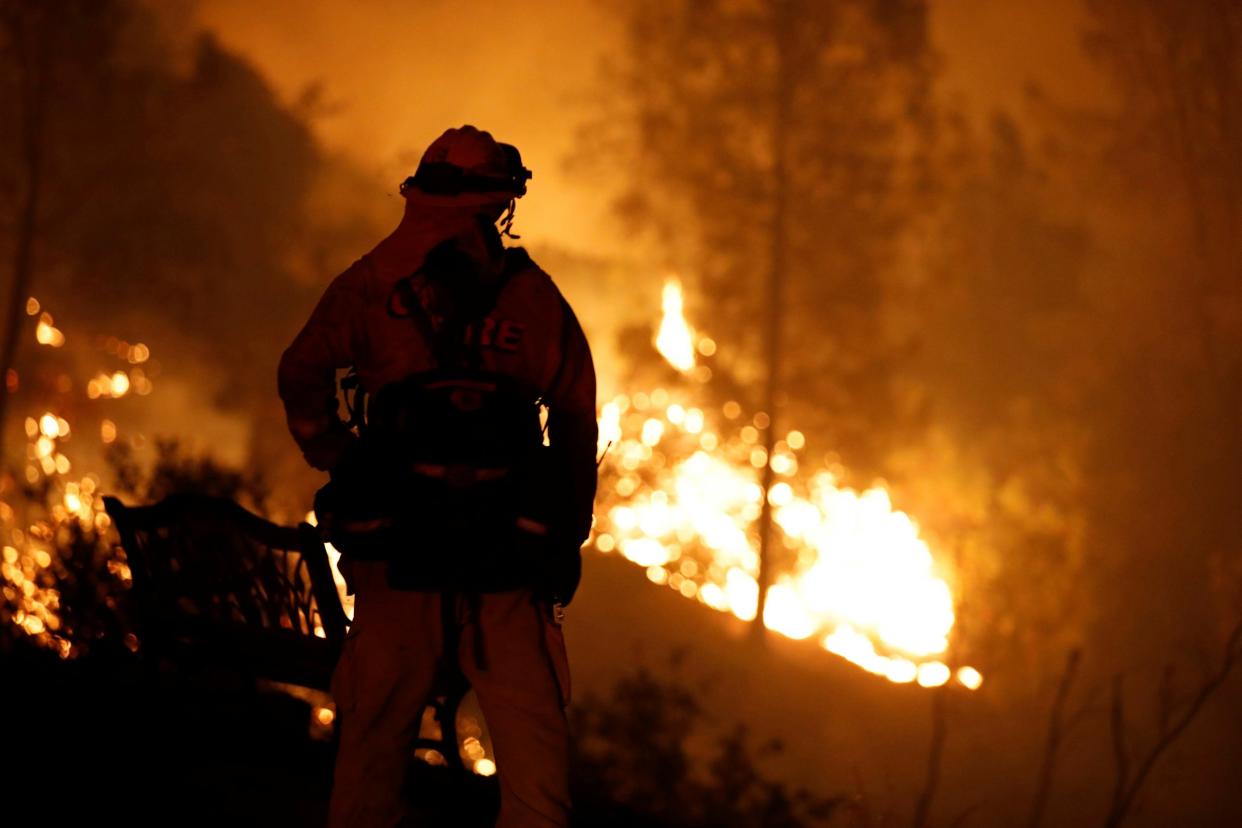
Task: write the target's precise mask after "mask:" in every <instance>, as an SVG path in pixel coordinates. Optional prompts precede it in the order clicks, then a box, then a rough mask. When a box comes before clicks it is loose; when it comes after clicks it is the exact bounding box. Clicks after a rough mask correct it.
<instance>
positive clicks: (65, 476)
mask: <svg viewBox="0 0 1242 828" xmlns="http://www.w3.org/2000/svg"><path fill="white" fill-rule="evenodd" d="M26 313H27V314H28V315H30V316H37V317H38V322H37V325H36V328H35V340H36V341H37V342H39V343H40V344H42V345H48V346H51V347H53V348H59V347H61V346H62V345H63V344H64V342H65V336H64V334H63V333H62V332H61V331H60V330H59V329H58V328H56V327H55V325H54V320H53V319H52V316H51V314H50V313H48V312H47V311H45V310H43V306H42V305H41V304H40V302H39V300H38V299H36V298H35V297H33V296H32V297H29V298H28V299H27V300H26ZM108 342H109V344H108V345H107V346H105V350H107V351H109V352H110V353H111V355H112V356H117V357H121V358H123V359H125V360H126V361H127V362H128V363H130V365H134V366H137V365H139V364H141V363H144V362H146V361H147V360H148V359H150V355H151V352H150V349H149V348H148V347H147V346H146V345H144V344H142V343H138V344H136V345H129V344H128V343H121V342H120V341H119V340H114V338H110V339H109V341H108ZM113 342H115V343H119V344H120V345H121V346H123V350H118V348H116V347H113V346H112V343H113ZM148 367H149V366H148ZM131 390H133V391H135V392H136V393H138V394H148V393H150V392H151V390H152V383H151V380H150V379H149V378H148V377H147V375H146V374H144V373H143V370H142V368H139V367H134V368H131V369H130V370H129V372H128V373H126V372H125V371H113V372H111V373H109V372H106V371H100V372H98V373H97V375H96V378H95V379H93V380H91V381H90V382H89V383H88V384H87V389H86V391H87V393H86V396H87V398H89V399H91V400H95V399H99V398H101V397H105V398H118V397H122V396H124V395H126V394H127V393H129V391H131ZM24 425H25V433H26V438H27V440H28V442H27V445H26V460H27V463H26V468H25V478H26V483H27V484H29V485H30V486H31V487H39V488H40V489H45V490H46V491H48V492H49V493H50V494H51V498H50V499H49V501H48V502H47V503H46V504H39V506H40V508H39V509H38V510H37V511H38V513H39V516H38V517H37V518H36V519H34V520H30V519H29V518H28V517H26V516H19V514H18V512H17V510H15V509H14V508H13V506H11V505H10V504H9V503H7V502H5V501H3V500H0V532H2V533H3V539H4V544H5V545H4V546H3V553H2V555H0V596H2V597H3V601H4V604H5V605H6V609H8V610H9V611H10V617H11V622H12V623H13V624H14V625H16V626H17V627H18V628H19V629H21V630H23V631H24V632H25V633H26V634H27V635H29V636H31V637H32V638H34V639H36V640H37V641H39V642H40V643H41V644H44V645H46V646H48V647H49V648H51V649H53V650H56V651H58V652H59V654H60V655H61V657H62V658H68V657H69V656H71V655H72V654H74V643H73V642H72V641H71V640H70V637H69V635H68V634H67V631H66V629H65V625H64V623H63V622H62V620H61V617H60V609H61V606H60V592H59V591H58V590H57V588H56V586H55V584H56V577H57V576H56V569H55V563H56V562H55V560H54V553H55V546H56V539H57V537H58V536H59V535H60V533H61V532H62V530H63V529H65V528H66V527H68V526H71V525H73V524H75V523H76V524H77V525H78V526H79V527H80V528H81V529H82V530H83V531H87V532H91V533H94V534H96V535H99V533H103V532H105V531H106V530H107V529H108V527H109V526H111V520H110V518H109V517H108V515H107V513H106V512H105V511H104V505H103V498H102V496H101V495H100V493H99V492H98V487H99V477H98V476H97V475H95V474H86V475H81V476H76V477H74V478H70V477H69V474H70V472H71V471H72V469H73V463H72V462H71V461H70V459H69V456H68V455H67V454H66V451H65V448H66V447H65V446H64V443H66V442H67V441H69V440H70V438H71V436H72V434H73V430H72V429H71V428H70V424H69V421H68V420H67V419H66V418H65V417H64V416H62V415H60V414H58V413H57V412H56V411H44V412H43V413H41V414H38V415H35V416H28V417H26V418H25V423H24ZM99 435H100V441H101V442H102V443H105V444H106V443H110V442H113V441H114V440H116V439H117V426H116V424H115V423H114V422H113V421H112V420H108V419H103V420H101V421H100V430H99ZM106 566H107V570H108V572H109V573H110V574H111V575H112V576H113V577H115V578H117V579H118V580H119V581H121V582H123V583H128V582H130V580H131V578H132V575H131V572H130V569H129V565H128V563H127V562H126V561H125V557H124V553H123V552H121V551H120V550H119V549H118V550H117V551H116V552H115V554H114V556H113V557H111V558H110V559H108V560H107V562H106ZM125 645H126V646H127V647H129V648H130V649H131V650H136V649H137V647H138V641H137V639H136V638H134V637H133V636H132V634H131V635H129V636H127V637H126V639H125Z"/></svg>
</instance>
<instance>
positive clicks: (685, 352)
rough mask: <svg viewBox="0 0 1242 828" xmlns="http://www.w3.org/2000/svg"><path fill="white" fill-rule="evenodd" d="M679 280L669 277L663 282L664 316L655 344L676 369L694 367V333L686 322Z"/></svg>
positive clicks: (683, 370) (685, 369)
mask: <svg viewBox="0 0 1242 828" xmlns="http://www.w3.org/2000/svg"><path fill="white" fill-rule="evenodd" d="M684 304H685V303H684V301H683V297H682V293H681V282H679V281H677V280H676V279H669V280H668V281H666V282H665V283H664V295H663V300H662V306H663V309H664V316H663V317H662V318H661V319H660V329H659V331H658V332H657V333H656V338H655V346H656V349H657V350H658V351H659V352H660V354H661V355H662V356H663V357H664V358H665V359H666V360H668V364H669V365H672V366H673V367H674V368H676V369H677V370H678V371H682V372H685V371H689V370H691V369H692V368H694V334H693V332H692V331H691V330H690V326H689V325H688V324H687V323H686V316H685V311H684Z"/></svg>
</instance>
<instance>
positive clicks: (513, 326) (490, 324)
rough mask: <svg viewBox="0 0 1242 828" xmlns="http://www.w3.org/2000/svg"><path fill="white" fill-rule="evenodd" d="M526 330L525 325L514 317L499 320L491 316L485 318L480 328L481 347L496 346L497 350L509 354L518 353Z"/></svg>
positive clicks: (479, 341) (479, 340)
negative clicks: (513, 318) (515, 320)
mask: <svg viewBox="0 0 1242 828" xmlns="http://www.w3.org/2000/svg"><path fill="white" fill-rule="evenodd" d="M525 331H526V326H525V325H520V324H518V323H517V322H514V321H513V320H512V319H499V320H498V319H494V318H492V317H490V316H489V317H487V318H486V319H484V320H483V326H482V327H481V328H480V329H479V335H478V344H479V347H480V348H495V349H496V350H497V351H504V352H505V353H509V354H512V353H517V349H518V346H519V345H521V343H522V334H523V333H524V332H525Z"/></svg>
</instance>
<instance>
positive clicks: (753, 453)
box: [592, 282, 982, 689]
mask: <svg viewBox="0 0 1242 828" xmlns="http://www.w3.org/2000/svg"><path fill="white" fill-rule="evenodd" d="M681 309H682V296H681V290H680V286H679V285H677V284H676V283H675V282H669V283H667V284H666V285H665V289H664V304H663V310H664V317H663V320H662V322H661V325H660V336H659V337H657V346H658V347H659V350H660V352H661V354H663V355H664V356H665V358H666V359H668V360H669V362H670V364H672V365H673V366H674V367H676V368H678V369H679V370H681V371H686V370H688V369H689V368H690V367H693V364H694V362H693V354H694V350H695V345H694V342H693V336H692V334H691V329H690V326H689V325H688V324H687V323H686V321H685V319H684V318H683V317H682V316H681ZM711 348H712V349H714V343H713V344H712V346H711ZM699 350H700V352H703V348H699ZM670 355H671V356H670ZM687 360H688V361H687ZM769 424H770V420H769V418H768V417H767V416H766V415H764V414H762V413H761V414H757V415H755V417H754V418H753V419H752V420H751V421H750V422H744V421H742V420H741V406H740V405H739V404H737V403H736V402H730V403H727V404H726V405H725V406H723V407H722V409H721V411H720V414H719V415H718V416H715V415H709V413H707V412H705V411H703V410H702V409H700V408H697V407H695V406H693V405H692V404H690V401H689V400H686V399H678V398H675V394H674V393H671V392H669V391H667V390H665V389H656V390H655V391H652V392H651V393H649V394H648V393H636V394H633V395H627V394H621V395H618V396H617V397H615V398H614V399H612V400H611V401H610V402H608V403H607V404H605V405H604V406H603V409H602V410H601V412H600V446H601V448H602V447H603V446H606V445H608V444H610V443H611V444H612V446H613V449H612V457H613V463H612V465H611V467H610V469H611V470H612V471H614V472H615V479H614V480H613V481H612V491H611V492H605V493H604V497H603V499H604V500H605V502H608V501H611V505H608V506H607V507H606V509H605V511H604V513H603V515H602V520H600V522H599V524H598V526H597V528H596V530H595V532H594V534H593V537H592V542H593V544H594V546H595V548H596V549H598V550H599V551H600V552H603V553H611V552H613V551H616V552H619V553H620V554H621V556H622V557H624V558H626V559H627V560H629V561H631V562H632V563H635V564H637V565H639V566H642V567H644V568H645V569H646V571H647V577H648V578H649V579H650V580H651V581H653V582H654V583H657V584H661V585H667V586H669V587H671V588H672V589H675V590H676V591H677V592H679V593H680V594H681V595H683V596H684V597H686V598H689V599H694V600H697V601H699V602H700V603H703V604H706V605H707V606H709V607H711V608H713V609H715V610H718V611H721V612H729V613H732V614H733V615H735V616H736V617H738V618H740V619H743V620H752V619H754V617H755V615H756V613H757V607H758V598H759V585H758V581H757V579H756V577H757V574H758V570H759V556H758V553H757V551H756V549H757V536H756V533H755V526H754V524H755V522H756V520H757V518H758V517H759V513H760V509H761V506H762V503H763V498H764V497H765V492H764V491H763V487H762V486H761V485H760V484H759V483H758V481H757V475H756V473H755V472H756V470H757V469H762V468H763V467H765V466H767V465H769V464H770V465H771V468H772V471H773V472H774V473H775V475H776V478H777V480H778V482H777V483H776V484H774V485H773V486H772V488H771V489H770V491H768V492H767V493H766V497H767V498H768V501H769V503H770V504H771V506H772V516H773V523H774V524H775V527H774V528H775V530H778V534H779V537H778V539H777V540H778V543H781V544H783V547H784V552H785V556H786V557H787V558H788V559H790V560H791V561H792V562H793V563H792V565H791V566H790V567H789V571H788V572H787V573H786V574H783V575H781V576H778V577H777V578H776V580H775V583H774V584H773V585H772V586H771V588H770V589H769V591H768V595H767V601H766V603H765V608H764V617H763V623H764V625H765V626H766V627H767V628H768V629H770V630H773V631H774V632H777V633H780V634H781V635H784V636H787V637H789V638H793V639H810V638H814V639H816V640H817V641H818V642H819V644H820V645H821V646H822V647H823V648H824V649H826V650H828V651H829V652H832V653H834V654H836V655H839V656H841V657H842V658H845V659H847V660H848V661H850V662H852V663H854V664H856V665H858V666H859V667H861V668H863V669H864V670H867V671H868V672H871V673H875V674H877V675H881V676H884V677H885V678H887V679H889V680H890V681H894V682H900V683H908V682H917V683H918V684H920V685H922V686H924V687H936V686H940V685H943V684H945V683H947V682H949V681H950V680H951V679H952V678H953V677H954V675H956V679H957V681H958V682H959V683H960V684H962V685H963V686H965V687H968V688H970V689H975V688H977V687H979V685H980V684H981V683H982V676H981V674H980V673H979V672H978V671H977V670H975V669H973V668H971V667H961V668H959V669H957V670H956V673H955V672H954V670H952V669H951V668H950V667H949V666H948V665H947V664H946V663H945V661H944V660H943V659H944V658H945V654H946V653H947V651H948V648H949V634H950V631H951V630H952V628H953V623H954V620H955V619H954V612H953V595H952V592H951V591H950V589H949V586H948V584H947V583H946V581H945V580H944V579H943V578H942V577H941V574H940V573H939V572H938V570H937V567H936V563H935V560H934V558H933V556H932V553H931V550H930V549H929V548H928V546H927V544H926V542H925V541H923V540H922V539H921V538H920V537H919V533H918V527H917V525H916V524H915V523H914V521H913V520H911V518H910V517H909V516H908V515H906V514H905V513H903V512H901V511H898V510H895V509H894V508H893V505H892V502H891V500H890V498H889V494H888V492H887V491H886V490H885V489H884V488H883V487H880V486H876V487H873V488H870V489H867V490H865V491H862V492H859V491H855V490H853V489H850V488H846V487H843V486H841V485H840V484H839V482H838V481H839V478H840V470H837V469H820V470H818V471H815V472H814V473H809V474H808V473H805V472H804V473H802V474H800V473H799V471H800V469H802V466H803V463H802V462H801V460H800V458H799V452H800V451H801V450H802V449H803V448H804V447H805V443H806V438H805V437H804V436H803V435H802V434H801V432H798V431H790V432H789V433H788V434H786V435H785V436H784V439H782V440H778V441H776V442H775V445H774V447H773V451H772V456H771V457H769V456H768V455H767V452H766V451H765V450H764V449H763V447H762V441H761V439H760V436H761V431H762V430H763V429H765V428H767V427H768V426H769Z"/></svg>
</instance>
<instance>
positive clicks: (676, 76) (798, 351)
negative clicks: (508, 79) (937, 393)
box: [609, 0, 931, 629]
mask: <svg viewBox="0 0 1242 828" xmlns="http://www.w3.org/2000/svg"><path fill="white" fill-rule="evenodd" d="M624 8H625V10H626V24H627V35H628V45H629V49H630V53H629V57H628V60H627V61H626V63H625V65H624V68H623V69H622V70H621V71H620V72H618V73H617V77H616V78H615V81H616V82H617V83H618V84H619V85H620V86H621V87H622V88H623V89H624V91H625V92H626V93H627V94H626V95H625V96H624V97H623V98H622V99H621V101H620V102H619V103H618V109H619V110H620V111H614V112H611V113H609V117H610V119H611V120H610V124H611V125H612V127H613V129H612V131H611V134H612V135H613V136H614V138H615V140H616V141H617V142H618V144H619V146H620V147H621V148H622V149H621V151H622V152H623V153H629V155H630V159H631V169H633V170H634V171H635V173H636V175H635V176H634V178H633V187H632V189H631V190H630V191H629V192H628V193H627V195H626V197H625V199H624V201H623V208H624V211H625V213H626V214H627V215H628V216H629V217H630V218H631V219H633V220H634V221H635V224H636V225H638V226H642V227H645V228H647V229H649V230H651V231H652V232H653V234H654V238H655V239H656V240H657V242H658V243H659V244H660V245H661V247H662V250H663V255H664V256H665V257H666V258H667V261H668V262H669V263H670V264H671V265H672V266H673V267H674V269H676V270H678V271H680V272H682V273H686V274H693V277H694V281H695V283H696V285H697V286H699V287H701V288H702V290H701V291H699V292H696V294H695V297H696V302H698V303H699V305H700V306H701V310H702V311H703V312H704V316H705V317H710V318H711V319H713V320H714V321H715V323H716V324H717V326H718V332H719V334H720V335H721V336H722V337H724V336H725V335H726V334H727V345H726V346H725V347H722V349H721V350H720V352H719V353H718V355H717V370H720V371H725V372H728V373H730V374H732V375H733V376H734V377H735V378H736V380H737V381H738V383H739V384H740V386H741V387H742V388H743V389H745V394H746V398H745V399H744V400H742V402H743V403H745V405H746V408H747V409H748V410H752V411H758V412H762V414H763V415H764V417H765V418H766V422H767V423H768V425H767V426H765V427H764V428H762V429H761V432H762V433H761V436H760V443H761V446H762V448H763V449H764V450H765V451H766V452H767V454H768V456H770V457H775V456H777V455H778V452H777V451H776V443H777V441H778V437H777V435H778V433H779V429H780V423H782V422H785V420H786V418H788V419H789V421H790V422H797V423H798V424H799V427H800V428H802V429H804V430H805V431H806V433H807V434H808V435H809V437H810V438H811V439H812V440H823V441H824V443H825V444H827V445H830V446H832V447H833V448H836V449H839V450H841V451H844V452H847V453H848V456H849V457H850V459H851V467H852V468H855V469H857V470H859V471H861V472H862V473H863V474H875V473H877V472H878V471H879V469H880V462H879V460H880V457H881V456H882V453H883V452H882V447H883V446H884V444H885V442H886V441H887V440H888V439H890V438H891V437H892V436H893V435H894V433H895V432H896V430H897V429H898V428H899V424H900V423H901V421H902V418H903V416H904V415H905V414H906V412H903V411H902V407H901V405H899V404H898V403H897V400H896V398H895V395H894V388H893V387H892V385H891V382H890V381H891V370H890V368H891V364H892V361H893V360H894V359H895V358H897V356H898V355H899V354H900V353H901V352H902V349H903V348H904V347H905V346H906V345H907V343H906V342H904V341H903V337H901V336H897V337H894V335H893V333H892V331H893V328H892V327H891V326H888V325H887V324H886V319H885V308H884V302H885V300H886V299H887V298H889V297H890V296H891V295H892V294H893V293H894V292H895V291H897V290H898V287H897V283H896V282H895V281H894V280H893V279H892V274H893V273H894V267H893V266H894V262H895V260H896V258H897V253H898V242H899V236H900V234H901V221H902V219H903V218H904V217H906V216H907V215H908V212H909V211H910V210H911V208H912V207H913V206H914V205H915V204H916V203H917V199H918V196H919V194H920V193H921V192H922V190H923V188H924V186H925V184H926V178H925V176H924V170H923V169H922V165H921V160H920V156H921V153H922V147H923V146H924V143H925V139H926V137H927V135H928V130H929V128H930V125H931V121H930V118H929V111H928V109H927V84H928V72H927V60H928V54H927V44H926V32H925V19H924V15H925V9H924V8H923V5H922V4H921V3H917V2H906V1H905V0H895V1H894V2H880V3H864V2H852V1H844V2H832V3H809V2H801V0H772V1H771V2H762V3H748V2H731V1H729V0H725V1H724V2H677V3H662V2H643V1H642V0H639V1H638V2H633V3H630V4H627V5H626V6H624ZM618 133H619V134H618ZM724 401H725V400H720V401H719V402H724ZM758 474H759V476H760V481H761V486H762V488H763V489H764V490H765V491H771V489H772V487H773V486H775V485H777V477H778V475H777V474H776V473H775V472H774V471H773V470H772V469H771V467H770V466H761V467H760V468H759V471H758ZM772 519H773V515H772V513H771V511H770V508H769V505H768V500H767V499H763V500H762V502H761V505H760V515H759V529H758V533H759V547H760V552H759V557H760V566H759V583H760V590H759V602H760V606H761V607H762V604H763V602H764V601H765V600H766V587H767V586H769V585H770V584H771V583H772V582H773V579H774V576H775V573H776V572H778V571H780V569H781V565H780V563H779V562H778V560H777V557H778V550H777V548H776V547H775V546H774V545H773V544H772V531H771V523H772ZM756 629H762V628H761V627H756Z"/></svg>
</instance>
